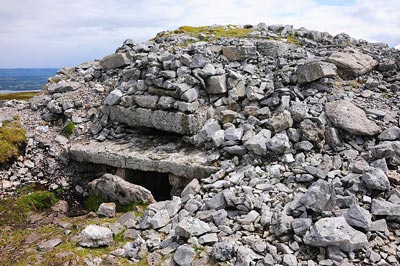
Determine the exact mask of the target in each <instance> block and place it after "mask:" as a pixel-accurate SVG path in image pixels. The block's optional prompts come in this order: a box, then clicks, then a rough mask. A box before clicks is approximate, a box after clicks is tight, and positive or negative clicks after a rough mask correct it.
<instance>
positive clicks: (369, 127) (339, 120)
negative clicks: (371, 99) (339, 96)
mask: <svg viewBox="0 0 400 266" xmlns="http://www.w3.org/2000/svg"><path fill="white" fill-rule="evenodd" d="M325 109H326V115H327V116H328V118H329V120H330V121H331V122H332V123H333V124H334V125H335V126H336V127H338V128H340V129H343V130H345V131H347V132H348V133H351V134H355V135H366V136H373V135H375V134H378V133H379V132H380V131H381V129H380V128H379V126H378V125H377V124H376V123H375V122H373V121H371V120H369V119H368V118H367V115H366V114H365V112H364V111H363V110H362V109H360V108H358V107H357V106H355V105H354V104H352V103H351V102H349V101H345V100H340V101H334V102H329V103H327V104H326V106H325Z"/></svg>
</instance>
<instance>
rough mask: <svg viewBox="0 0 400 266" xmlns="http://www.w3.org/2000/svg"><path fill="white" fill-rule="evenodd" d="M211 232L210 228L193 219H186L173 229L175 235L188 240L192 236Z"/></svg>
mask: <svg viewBox="0 0 400 266" xmlns="http://www.w3.org/2000/svg"><path fill="white" fill-rule="evenodd" d="M210 230H211V228H210V226H209V225H208V224H207V223H205V222H203V221H201V220H199V219H197V218H194V217H187V218H185V219H183V220H182V221H180V222H179V224H178V225H177V226H176V228H175V234H176V235H178V236H180V237H183V238H189V237H192V236H201V235H203V234H205V233H207V232H209V231H210Z"/></svg>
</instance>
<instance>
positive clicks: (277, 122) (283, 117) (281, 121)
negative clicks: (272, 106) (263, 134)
mask: <svg viewBox="0 0 400 266" xmlns="http://www.w3.org/2000/svg"><path fill="white" fill-rule="evenodd" d="M266 125H267V127H268V129H270V130H271V131H273V132H274V133H279V132H282V131H284V130H286V129H288V128H290V127H292V126H293V119H292V116H291V114H290V112H288V111H284V112H283V113H281V114H278V115H275V116H273V117H272V118H270V119H268V120H267V121H266Z"/></svg>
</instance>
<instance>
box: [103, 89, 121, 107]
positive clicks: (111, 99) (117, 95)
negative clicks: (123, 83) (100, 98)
mask: <svg viewBox="0 0 400 266" xmlns="http://www.w3.org/2000/svg"><path fill="white" fill-rule="evenodd" d="M121 97H122V91H120V90H113V91H111V92H110V94H108V95H107V97H106V99H105V101H104V103H105V104H107V105H116V104H118V103H119V102H120V101H121Z"/></svg>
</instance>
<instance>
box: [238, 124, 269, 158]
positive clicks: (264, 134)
mask: <svg viewBox="0 0 400 266" xmlns="http://www.w3.org/2000/svg"><path fill="white" fill-rule="evenodd" d="M269 139H271V131H269V130H267V129H262V130H261V131H260V132H259V133H258V134H257V135H255V136H253V137H250V138H249V139H248V140H247V141H246V142H245V143H244V146H245V147H246V148H247V149H248V150H249V151H252V152H254V154H257V155H264V154H265V153H266V152H267V145H266V144H267V141H268V140H269Z"/></svg>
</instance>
